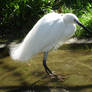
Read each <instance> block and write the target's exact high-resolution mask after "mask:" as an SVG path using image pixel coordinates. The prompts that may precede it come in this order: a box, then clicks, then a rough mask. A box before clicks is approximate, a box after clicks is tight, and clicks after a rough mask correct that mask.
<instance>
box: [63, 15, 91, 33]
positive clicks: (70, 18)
mask: <svg viewBox="0 0 92 92" xmlns="http://www.w3.org/2000/svg"><path fill="white" fill-rule="evenodd" d="M63 20H64V22H65V23H67V24H78V25H79V26H81V27H82V28H84V29H85V30H87V31H88V32H90V31H89V30H88V29H87V28H86V27H85V26H84V25H83V24H81V22H80V21H79V20H78V18H77V16H76V15H74V14H72V13H66V14H64V16H63Z"/></svg>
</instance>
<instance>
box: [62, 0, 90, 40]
mask: <svg viewBox="0 0 92 92" xmlns="http://www.w3.org/2000/svg"><path fill="white" fill-rule="evenodd" d="M62 11H63V12H64V13H66V12H72V13H74V14H76V15H77V16H78V18H79V20H80V21H81V22H82V24H84V25H85V26H86V27H87V28H88V29H89V30H90V31H91V32H92V26H91V25H92V1H91V0H63V1H62ZM74 36H77V37H78V38H85V37H86V38H89V37H91V36H92V34H90V33H88V32H87V31H84V29H82V28H81V27H79V26H78V31H77V32H76V33H75V35H74Z"/></svg>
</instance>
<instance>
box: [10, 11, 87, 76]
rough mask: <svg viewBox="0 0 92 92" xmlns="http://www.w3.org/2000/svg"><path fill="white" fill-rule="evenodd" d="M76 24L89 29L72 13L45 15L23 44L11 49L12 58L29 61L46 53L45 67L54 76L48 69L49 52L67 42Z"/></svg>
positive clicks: (44, 58)
mask: <svg viewBox="0 0 92 92" xmlns="http://www.w3.org/2000/svg"><path fill="white" fill-rule="evenodd" d="M76 24H78V25H80V26H81V27H83V28H84V29H85V30H87V31H88V29H87V28H86V27H85V26H84V25H82V24H81V23H80V21H79V20H78V18H77V17H76V16H75V15H74V14H72V13H66V14H58V13H55V12H53V13H48V14H46V15H44V16H43V17H42V18H41V19H40V20H39V21H38V22H37V23H36V24H35V25H34V27H33V28H32V30H31V31H30V32H29V33H28V34H27V36H26V37H25V38H24V40H23V41H22V43H20V44H19V45H18V46H16V47H13V48H10V56H11V58H12V59H14V60H18V61H27V60H28V59H31V58H32V56H34V55H36V54H38V53H39V52H43V53H44V57H43V65H44V68H45V71H46V72H47V73H48V74H49V75H54V74H53V73H52V71H51V70H50V69H49V68H48V67H47V65H46V60H47V56H48V51H50V50H51V49H53V48H55V47H56V45H57V44H58V43H59V42H60V43H61V45H62V44H63V43H64V42H65V41H67V40H68V39H69V38H70V37H71V36H72V35H73V34H74V33H75V31H76Z"/></svg>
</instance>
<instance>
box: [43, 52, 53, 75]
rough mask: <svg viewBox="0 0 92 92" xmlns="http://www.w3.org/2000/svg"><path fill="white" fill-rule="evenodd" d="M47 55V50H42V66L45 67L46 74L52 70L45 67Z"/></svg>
mask: <svg viewBox="0 0 92 92" xmlns="http://www.w3.org/2000/svg"><path fill="white" fill-rule="evenodd" d="M47 56H48V52H44V57H43V66H44V68H45V71H46V72H47V73H48V74H52V71H51V70H50V69H49V68H48V67H47V64H46V61H47Z"/></svg>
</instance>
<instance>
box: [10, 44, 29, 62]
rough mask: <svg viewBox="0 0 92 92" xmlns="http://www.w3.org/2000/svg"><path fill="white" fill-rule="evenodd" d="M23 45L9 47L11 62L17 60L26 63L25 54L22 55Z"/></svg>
mask: <svg viewBox="0 0 92 92" xmlns="http://www.w3.org/2000/svg"><path fill="white" fill-rule="evenodd" d="M22 45H23V44H22V43H21V44H18V45H16V46H13V47H10V56H11V58H12V59H13V60H18V61H26V60H28V58H26V57H25V56H26V55H25V54H24V53H23V51H24V50H23V49H24V48H23V46H22Z"/></svg>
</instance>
